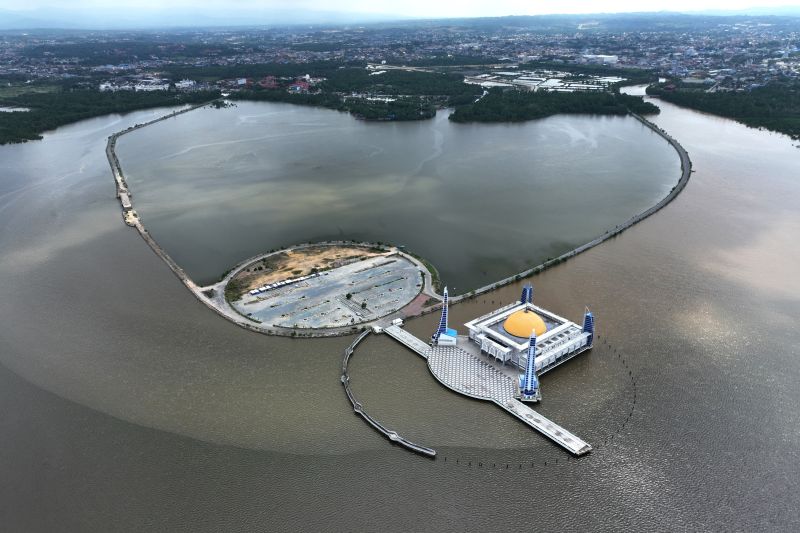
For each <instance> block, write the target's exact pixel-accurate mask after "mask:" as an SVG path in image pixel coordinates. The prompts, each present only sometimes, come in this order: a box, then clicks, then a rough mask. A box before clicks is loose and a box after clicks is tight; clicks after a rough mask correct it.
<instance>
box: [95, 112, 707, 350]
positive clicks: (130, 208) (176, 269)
mask: <svg viewBox="0 0 800 533" xmlns="http://www.w3.org/2000/svg"><path fill="white" fill-rule="evenodd" d="M205 105H207V103H206V104H201V105H196V106H192V107H188V108H186V109H181V110H178V111H175V112H173V113H170V114H168V115H165V116H163V117H159V118H157V119H154V120H151V121H149V122H145V123H143V124H136V125H134V126H132V127H130V128H127V129H125V130H122V131H120V132H117V133H115V134H113V135H111V136H110V137H109V138H108V144H107V147H106V155H107V157H108V160H109V164H110V165H111V169H112V172H113V175H114V179H115V183H116V187H117V197H118V198H119V201H120V204H121V207H122V212H123V218H124V220H125V223H126V224H128V225H130V226H132V227H135V228H136V229H137V230H138V231H139V233H140V235H141V236H142V238H143V239H144V240H145V242H147V244H148V245H149V246H150V247H151V248H152V249H153V251H154V252H155V253H156V254H157V255H158V256H159V257H161V258H162V259H163V260H164V262H165V263H166V264H167V265H168V266H169V268H170V269H171V270H172V271H173V273H174V274H175V275H176V276H177V277H178V278H179V279H180V280H181V281H182V282H183V284H184V285H185V286H186V287H187V288H188V289H189V290H190V291H191V292H192V293H193V294H194V295H195V296H196V297H197V298H198V299H199V300H200V301H201V302H202V303H203V304H204V305H206V306H207V307H209V308H210V309H212V310H214V312H216V313H218V314H219V315H220V316H223V317H224V318H227V319H228V320H230V321H232V322H234V323H236V324H237V325H239V326H241V327H244V328H246V329H250V330H252V331H258V332H261V333H265V334H271V335H285V336H290V335H292V333H296V332H294V331H293V330H283V329H281V328H270V329H264V328H262V327H259V325H258V324H256V323H254V322H253V321H252V320H249V319H248V318H246V317H244V316H241V315H238V314H236V313H230V312H226V310H225V309H224V306H222V307H220V305H219V302H218V300H219V298H218V297H215V296H214V294H212V293H211V292H210V291H206V290H205V288H204V287H200V286H198V285H197V284H196V283H195V282H194V281H193V280H192V279H191V278H190V277H189V275H188V274H187V273H186V272H185V271H184V269H183V268H181V267H180V265H178V264H177V263H176V262H175V261H174V260H173V259H172V258H171V257H170V256H169V254H168V253H167V252H166V251H165V250H164V249H163V248H161V246H160V245H159V244H158V243H157V242H156V241H155V240H154V239H153V238H152V236H151V235H150V234H149V232H148V231H147V229H146V228H145V227H144V225H143V223H142V221H141V219H140V218H139V216H138V213H137V212H136V210H135V209H134V205H133V200H132V194H131V192H130V190H129V188H128V186H127V183H126V181H125V176H124V173H123V170H122V166H121V164H120V162H119V159H118V157H117V155H116V152H115V148H116V141H117V139H118V138H119V137H120V136H122V135H125V134H126V133H130V132H131V131H135V130H137V129H141V128H144V127H145V126H148V125H151V124H154V123H157V122H160V121H163V120H166V119H168V118H172V117H174V116H177V115H179V114H182V113H187V112H189V111H192V110H194V109H198V108H200V107H203V106H205ZM632 116H633V117H634V118H635V119H636V120H638V121H639V122H641V123H642V124H643V125H645V126H647V127H648V128H650V129H651V130H652V131H653V132H655V133H656V134H658V135H659V136H661V137H662V138H663V139H665V140H666V141H667V142H668V143H669V144H670V145H671V146H672V147H673V148H674V149H675V150H676V152H677V153H678V156H679V157H680V162H681V176H680V179H679V180H678V183H677V184H676V186H675V187H673V188H672V190H671V191H670V192H669V193H668V194H667V195H666V196H665V197H664V198H662V199H661V200H660V201H659V202H658V203H656V204H655V205H653V206H652V207H650V208H648V209H646V210H645V211H643V212H641V213H639V214H637V215H634V216H633V217H631V218H630V219H628V220H627V221H625V222H623V223H622V224H619V225H617V226H615V227H614V228H613V229H609V230H607V231H606V232H605V233H603V234H602V235H600V236H598V237H597V238H595V239H593V240H591V241H589V242H587V243H585V244H583V245H581V246H578V247H577V248H574V249H572V250H570V251H568V252H565V253H563V254H561V255H559V256H558V257H556V258H554V259H548V260H547V261H545V262H543V263H541V264H539V265H537V266H534V267H532V268H529V269H526V270H524V271H522V272H519V273H517V274H514V275H511V276H508V277H506V278H503V279H501V280H499V281H496V282H493V283H490V284H488V285H485V286H483V287H480V288H479V289H476V290H474V291H470V292H469V293H466V294H462V295H460V296H454V297H451V302H452V303H457V302H458V301H460V300H464V299H466V298H470V297H473V296H477V295H479V294H483V293H486V292H489V291H491V290H494V289H496V288H499V287H501V286H504V285H507V284H510V283H513V282H515V281H518V280H520V279H522V278H525V277H528V276H531V275H533V274H536V273H539V272H542V271H544V270H545V269H547V268H549V267H551V266H554V265H557V264H559V263H561V262H563V261H565V260H566V259H569V258H571V257H574V256H576V255H578V254H579V253H581V252H584V251H586V250H589V249H590V248H593V247H595V246H597V245H598V244H600V243H602V242H604V241H606V240H607V239H610V238H611V237H614V236H616V235H618V234H620V233H621V232H623V231H625V230H626V229H627V228H629V227H631V226H633V225H634V224H636V223H638V222H639V221H641V220H644V219H645V218H647V217H649V216H650V215H652V214H654V213H655V212H657V211H658V210H660V209H661V208H663V207H664V206H666V205H667V204H668V203H670V202H671V201H672V200H673V199H674V198H675V197H676V196H677V195H678V194H679V193H680V192H681V191H682V190H683V188H684V187H685V186H686V183H688V180H689V177H690V175H691V172H692V163H691V160H690V158H689V155H688V153H687V152H686V150H685V149H684V148H683V147H682V146H681V145H680V143H678V142H677V141H676V140H675V139H674V138H672V137H671V136H670V135H668V134H667V133H666V132H665V131H664V130H662V129H661V128H659V127H658V126H656V125H655V124H653V123H652V122H650V121H649V120H647V119H645V118H644V117H641V116H639V115H636V114H632ZM438 308H439V305H438V304H434V305H431V306H428V307H426V308H422V309H420V308H419V307H415V310H414V311H413V312H411V313H408V312H406V313H405V315H404V318H410V317H412V316H418V315H421V314H425V313H428V312H432V311H435V310H437V309H438ZM352 333H353V331H352V330H351V329H346V328H342V329H339V330H330V331H320V332H314V333H313V334H312V335H311V336H339V335H350V334H352Z"/></svg>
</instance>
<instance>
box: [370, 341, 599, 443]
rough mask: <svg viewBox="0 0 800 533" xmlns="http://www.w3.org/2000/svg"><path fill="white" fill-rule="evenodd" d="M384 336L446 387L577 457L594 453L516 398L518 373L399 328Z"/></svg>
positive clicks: (576, 438) (567, 432) (579, 440)
mask: <svg viewBox="0 0 800 533" xmlns="http://www.w3.org/2000/svg"><path fill="white" fill-rule="evenodd" d="M383 332H384V333H386V334H387V335H389V336H390V337H392V338H393V339H395V340H397V341H398V342H400V343H401V344H403V345H404V346H406V347H407V348H409V349H411V350H412V351H413V352H415V353H416V354H418V355H420V356H421V357H423V358H424V359H425V360H426V361H427V363H428V369H429V370H430V371H431V373H432V374H433V376H434V377H435V378H436V379H437V380H438V381H439V382H440V383H441V384H442V385H444V386H445V387H447V388H449V389H451V390H453V391H455V392H457V393H459V394H463V395H465V396H469V397H471V398H475V399H478V400H485V401H491V402H494V403H495V404H497V405H498V406H499V407H501V408H503V409H504V410H506V411H508V412H509V413H511V414H512V415H514V416H515V417H517V418H518V419H520V420H522V421H523V422H525V423H526V424H527V425H529V426H530V427H532V428H533V429H535V430H536V431H538V432H539V433H541V434H542V435H544V436H546V437H547V438H549V439H551V440H552V441H553V442H555V443H556V444H558V445H559V446H561V447H562V448H564V449H565V450H567V451H569V452H570V453H572V454H573V455H584V454H586V453H588V452H590V451H591V450H592V447H591V445H589V443H587V442H585V441H583V440H581V439H580V438H579V437H577V436H576V435H574V434H572V433H570V432H569V431H567V430H566V429H564V428H562V427H561V426H559V425H558V424H556V423H555V422H552V421H551V420H548V419H547V418H546V417H544V416H542V415H541V414H539V413H537V412H536V411H534V410H533V409H531V408H530V407H528V406H527V405H525V404H524V403H522V402H521V401H519V400H517V399H516V398H515V397H514V396H515V394H516V392H517V383H516V381H515V379H517V378H515V376H518V373H519V371H518V370H517V369H514V370H513V371H512V370H511V369H509V368H508V367H503V366H502V365H500V364H499V363H496V362H494V361H493V360H491V359H489V358H486V357H481V356H480V355H477V354H474V353H470V352H468V351H466V350H464V349H462V348H461V347H459V346H430V345H428V344H426V343H425V342H423V341H422V340H420V339H419V338H417V337H416V336H414V335H412V334H411V333H409V332H407V331H406V330H404V329H402V328H400V327H399V326H388V327H386V328H384V329H383ZM462 342H463V343H464V344H465V345H468V344H469V341H468V340H467V339H466V338H461V337H460V338H459V344H461V343H462Z"/></svg>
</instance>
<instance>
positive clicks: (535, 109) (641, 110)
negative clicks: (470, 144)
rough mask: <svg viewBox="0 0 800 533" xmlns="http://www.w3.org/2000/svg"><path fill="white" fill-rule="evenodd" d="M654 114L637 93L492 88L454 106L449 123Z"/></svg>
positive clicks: (656, 110)
mask: <svg viewBox="0 0 800 533" xmlns="http://www.w3.org/2000/svg"><path fill="white" fill-rule="evenodd" d="M629 112H633V113H638V114H640V115H652V114H657V113H658V112H659V109H658V107H657V106H655V105H653V104H651V103H649V102H645V101H644V100H643V99H642V98H641V97H639V96H631V95H627V94H618V93H612V92H605V91H586V92H548V91H520V90H515V89H503V88H494V89H492V90H490V91H489V92H488V94H486V96H484V97H483V98H481V99H480V100H478V101H477V102H473V103H471V104H469V105H464V106H461V107H458V108H456V110H455V111H454V112H453V113H452V114H451V115H450V120H452V121H453V122H522V121H526V120H534V119H539V118H545V117H549V116H551V115H556V114H559V113H566V114H594V115H626V114H628V113H629Z"/></svg>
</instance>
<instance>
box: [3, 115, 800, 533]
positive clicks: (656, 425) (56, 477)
mask: <svg viewBox="0 0 800 533" xmlns="http://www.w3.org/2000/svg"><path fill="white" fill-rule="evenodd" d="M660 105H661V106H662V109H663V113H662V115H661V116H659V117H658V118H657V119H656V122H657V123H658V124H659V125H661V126H663V127H664V128H665V129H666V130H667V131H668V132H669V133H671V134H672V135H674V136H675V137H676V138H678V139H679V140H680V141H681V143H682V144H683V145H684V147H686V149H687V150H688V151H689V153H690V155H691V156H692V159H693V162H694V168H695V169H696V173H695V174H694V175H693V177H692V180H691V181H690V183H689V185H688V186H687V188H686V190H685V191H684V192H683V193H682V194H681V195H680V196H679V197H678V199H677V200H676V201H674V202H673V203H671V204H670V205H669V206H668V207H666V208H665V209H664V210H662V211H660V212H659V213H658V214H657V215H655V216H654V217H651V218H649V219H647V220H646V221H644V222H642V223H641V224H639V225H637V226H635V227H634V228H632V229H631V230H628V231H626V232H625V233H624V234H623V235H621V236H620V237H618V238H615V239H613V240H611V241H609V242H607V243H604V244H603V245H601V246H600V247H598V248H595V249H593V250H591V251H589V252H587V253H585V254H582V255H581V256H579V257H577V258H575V259H573V260H570V261H568V262H567V263H565V264H563V265H560V266H559V267H557V268H555V269H552V270H550V271H548V272H546V273H545V274H543V275H540V276H538V277H537V278H535V279H534V283H535V284H536V294H537V296H536V297H537V301H538V302H539V303H540V304H542V305H544V306H546V307H548V308H551V309H553V310H554V311H556V312H558V313H560V314H563V315H565V316H568V317H570V318H573V319H577V318H579V316H580V313H581V311H582V308H583V305H584V304H588V305H590V306H591V307H592V310H593V311H594V312H595V315H596V316H597V319H598V328H599V331H600V334H601V336H602V339H601V340H602V341H603V343H604V342H605V341H608V342H609V343H610V344H611V347H607V346H606V345H605V344H602V343H601V344H599V345H598V346H597V347H596V348H595V349H594V350H593V351H592V352H591V353H590V354H588V355H587V356H584V357H582V358H581V359H579V360H577V361H573V362H571V363H570V364H569V365H567V366H565V367H563V368H560V369H558V370H556V371H554V372H553V373H550V374H547V375H546V376H545V377H544V379H543V382H542V384H543V391H544V395H545V400H544V403H543V404H542V406H541V407H542V412H543V413H544V414H546V415H547V416H550V417H552V418H553V419H554V420H556V421H558V422H559V423H562V424H563V425H565V426H566V427H567V428H568V429H570V430H572V431H574V432H575V433H576V434H578V435H579V436H581V437H584V438H586V439H587V440H589V441H590V442H592V444H593V445H595V446H596V450H595V451H594V452H592V453H591V454H590V455H588V456H586V457H583V458H581V459H579V460H566V455H565V454H564V453H563V452H562V451H561V450H560V449H558V448H556V447H554V446H552V445H551V444H549V443H548V442H546V441H544V439H542V438H541V437H540V436H539V435H537V434H535V433H532V432H530V431H529V430H527V429H526V428H525V427H524V426H523V425H522V424H519V423H518V422H515V421H514V420H512V419H511V418H510V417H508V416H507V415H505V414H503V413H502V412H500V411H499V410H498V409H496V408H494V407H492V406H491V405H488V404H482V403H479V402H475V401H470V400H468V399H466V398H462V397H459V396H456V395H454V394H452V393H450V392H448V391H446V390H444V389H443V388H442V387H440V386H439V385H438V384H437V383H436V382H435V380H434V379H433V378H432V377H431V376H430V375H429V373H428V371H427V369H426V368H425V366H424V363H423V362H422V361H421V360H419V359H418V358H417V357H416V356H415V355H412V354H411V353H410V352H408V351H406V350H404V349H402V348H400V347H399V346H397V345H395V344H393V343H392V342H391V341H389V340H388V339H386V338H377V337H376V338H371V339H369V340H368V341H367V342H366V343H365V344H364V346H363V347H362V348H360V349H359V350H358V351H357V353H356V355H355V356H354V358H353V361H352V365H351V374H352V378H353V386H354V389H355V391H356V393H357V394H358V395H359V396H360V398H361V399H362V401H363V402H364V404H365V405H366V406H367V408H368V409H369V411H370V412H371V413H372V414H373V415H376V416H377V417H378V418H379V419H381V420H382V421H383V422H385V423H386V424H388V425H389V426H391V427H393V428H395V429H397V430H398V431H400V432H401V433H402V434H404V435H405V436H407V437H409V438H411V439H412V440H415V441H419V442H421V443H422V444H425V445H429V446H433V447H435V448H437V450H438V451H439V458H438V459H437V460H435V461H430V460H427V459H423V458H420V457H416V456H414V455H412V454H409V453H408V452H405V451H403V450H401V449H399V448H396V447H393V446H391V445H390V444H388V443H387V442H386V441H385V440H384V439H383V438H381V437H379V436H378V435H377V434H376V433H375V432H374V431H372V430H371V429H370V428H369V427H367V426H366V425H365V424H364V423H363V422H362V421H361V420H360V419H359V418H357V417H355V416H354V415H353V414H352V413H351V411H350V409H349V406H348V403H347V400H346V398H345V397H344V394H343V392H342V390H341V385H340V384H339V383H338V374H339V363H340V355H341V350H342V348H343V347H344V346H345V345H346V344H347V343H348V342H349V339H333V340H297V341H292V340H288V339H275V338H268V337H264V336H260V335H257V334H253V333H249V332H246V331H243V330H241V329H239V328H237V327H235V326H233V325H231V324H229V323H227V322H225V321H224V320H222V319H220V318H218V317H217V316H216V315H214V314H213V313H211V312H210V311H208V310H207V309H206V308H204V307H203V306H202V305H201V304H199V303H198V302H197V301H195V300H194V299H193V297H192V296H191V295H190V294H188V292H187V291H185V289H183V287H182V286H181V285H180V283H179V282H178V281H177V279H175V278H174V277H173V276H172V274H171V273H170V272H169V270H168V269H167V268H166V267H165V266H164V265H163V264H162V263H161V262H160V261H159V260H158V259H157V258H156V257H155V255H153V254H152V252H151V251H150V250H149V249H148V248H147V247H146V245H145V244H144V243H143V242H142V241H141V239H139V238H138V237H137V236H136V234H135V232H133V231H132V230H130V229H129V228H126V227H124V226H123V225H122V224H121V221H120V216H119V207H118V204H117V202H116V200H115V199H114V198H113V183H112V180H111V177H110V173H109V170H108V166H107V163H106V161H105V159H104V155H103V147H104V139H105V136H106V135H108V134H109V133H110V132H112V131H115V130H118V129H120V128H122V127H124V125H125V124H128V123H134V122H140V121H142V120H144V119H145V117H146V116H149V115H150V113H146V112H142V113H136V114H132V115H127V116H125V117H124V118H123V119H122V121H121V122H119V120H120V119H119V118H118V117H105V118H101V119H94V120H91V121H86V122H83V123H80V124H76V125H73V126H69V127H66V128H62V129H60V130H58V131H57V132H55V133H53V134H51V135H48V136H47V137H46V139H45V140H44V141H42V142H40V143H30V144H27V145H21V146H11V147H3V148H0V157H2V160H3V162H4V171H3V174H2V177H1V178H0V243H1V246H0V249H2V250H3V252H2V256H0V362H2V364H3V367H2V368H0V428H2V435H3V437H2V440H0V479H2V481H1V482H0V522H2V523H3V524H4V528H5V529H7V530H9V531H54V530H84V531H85V530H102V531H113V530H142V529H149V530H164V531H179V530H186V531H189V530H191V531H198V530H214V531H219V530H241V531H245V530H254V529H255V530H276V529H277V530H287V529H288V530H309V529H312V528H313V529H324V530H330V529H333V530H365V529H366V530H376V529H383V530H406V531H407V530H436V531H439V530H459V531H461V530H479V529H483V530H486V529H491V530H498V529H512V528H513V529H517V528H519V527H521V524H523V523H524V522H525V520H526V519H529V518H530V519H534V520H535V523H536V524H537V526H538V527H539V528H542V529H545V530H550V529H555V528H559V529H569V530H587V529H603V530H620V529H636V530H665V529H668V530H681V529H692V530H787V531H791V530H796V529H798V527H800V511H799V509H800V497H798V494H800V492H799V491H798V489H800V486H798V480H800V466H798V465H800V414H799V413H800V388H798V387H797V385H796V384H797V382H798V379H800V359H798V355H799V354H798V346H799V345H800V343H799V342H798V341H800V328H798V326H797V323H796V320H797V316H798V315H799V314H800V284H799V283H800V282H798V279H797V277H796V273H797V268H796V266H797V265H798V264H800V252H798V250H797V248H796V246H794V240H795V236H796V235H797V234H798V230H800V212H799V210H798V205H800V202H799V201H800V182H798V176H800V150H798V149H797V148H795V147H793V146H792V143H791V142H790V141H789V140H788V139H786V138H785V137H782V136H778V135H774V134H769V133H764V132H758V131H755V130H750V129H747V128H744V127H743V126H740V125H737V124H735V123H733V122H730V121H727V120H722V119H718V118H714V117H710V116H707V115H702V114H699V113H695V112H692V111H687V110H681V109H679V108H676V107H674V106H670V105H668V104H660ZM518 293H519V287H514V286H512V287H508V288H506V289H503V290H500V291H497V292H495V293H493V294H491V295H489V296H487V297H486V298H485V299H484V298H481V299H479V300H478V301H474V302H469V303H465V304H463V305H459V306H455V307H454V308H453V310H452V314H453V317H454V319H455V320H457V321H463V320H465V319H467V318H469V317H473V316H476V315H478V314H479V313H481V312H482V311H485V310H489V309H492V308H494V307H496V306H497V305H499V303H500V302H503V303H506V302H508V301H510V300H511V299H512V298H516V297H517V296H518ZM493 300H494V302H493ZM434 320H435V317H431V316H429V317H426V318H425V319H421V320H418V321H414V322H412V323H411V324H410V325H409V328H410V329H411V330H413V331H416V332H418V333H419V334H420V335H424V334H427V333H429V331H430V329H431V327H432V326H433V322H434ZM615 350H616V352H615ZM616 355H619V357H618V358H616V359H615V356H616ZM622 359H625V363H624V364H623V363H622ZM628 372H631V376H628ZM634 381H635V387H634V385H633V382H634ZM634 391H635V399H636V400H635V406H634V403H633V402H634ZM631 406H634V408H633V414H632V415H631V416H630V418H628V415H629V413H630V409H631ZM623 424H624V427H623V426H622V425H623ZM445 457H446V458H447V460H446V461H445ZM556 460H558V463H557V464H556V462H555V461H556ZM456 461H457V463H456ZM545 461H546V462H547V465H546V466H545V465H544V462H545ZM470 462H471V463H472V464H471V465H469V463H470ZM464 463H467V465H465V464H464ZM478 463H480V464H481V466H480V467H479V466H477V465H478ZM531 463H533V466H531ZM506 464H508V465H509V467H508V469H506V467H505V465H506ZM520 465H522V467H520Z"/></svg>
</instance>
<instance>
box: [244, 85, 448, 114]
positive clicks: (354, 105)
mask: <svg viewBox="0 0 800 533" xmlns="http://www.w3.org/2000/svg"><path fill="white" fill-rule="evenodd" d="M231 99H236V100H257V101H267V102H287V103H290V104H298V105H308V106H315V107H325V108H328V109H335V110H337V111H345V112H349V113H351V114H352V115H354V116H355V117H357V118H361V119H364V120H420V119H426V118H431V117H433V116H434V115H435V114H436V108H435V107H434V106H433V105H432V104H431V103H430V102H429V101H428V100H427V99H426V98H421V97H416V96H413V97H407V98H398V99H397V100H395V101H393V102H381V101H371V100H364V99H360V98H358V99H357V98H344V99H343V98H342V97H340V96H339V95H336V94H332V93H325V92H321V93H317V94H290V93H288V92H286V91H285V90H282V89H276V90H250V91H240V92H237V93H234V94H232V95H231Z"/></svg>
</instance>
